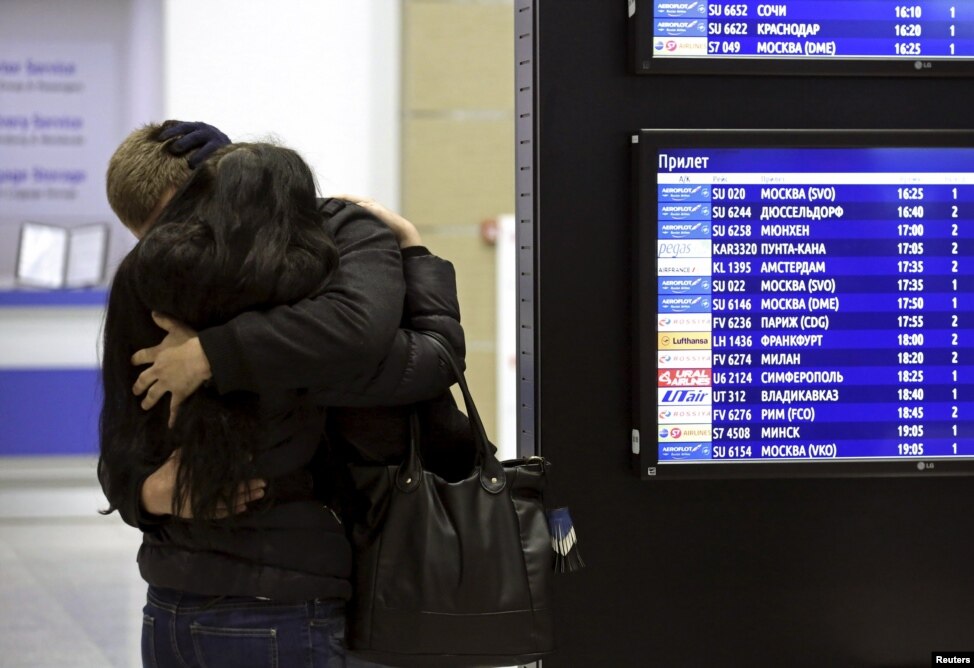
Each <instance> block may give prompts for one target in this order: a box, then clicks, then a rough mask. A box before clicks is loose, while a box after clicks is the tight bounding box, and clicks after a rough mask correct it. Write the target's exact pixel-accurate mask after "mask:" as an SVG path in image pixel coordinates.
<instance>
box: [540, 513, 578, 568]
mask: <svg viewBox="0 0 974 668" xmlns="http://www.w3.org/2000/svg"><path fill="white" fill-rule="evenodd" d="M548 530H549V531H550V532H551V548H552V549H553V550H554V551H555V572H557V573H574V572H575V571H578V570H581V569H582V568H583V567H584V566H585V562H584V561H583V560H582V555H581V553H580V552H579V551H578V537H577V536H576V535H575V526H574V525H573V524H572V516H571V514H570V513H569V512H568V508H555V509H554V510H549V511H548Z"/></svg>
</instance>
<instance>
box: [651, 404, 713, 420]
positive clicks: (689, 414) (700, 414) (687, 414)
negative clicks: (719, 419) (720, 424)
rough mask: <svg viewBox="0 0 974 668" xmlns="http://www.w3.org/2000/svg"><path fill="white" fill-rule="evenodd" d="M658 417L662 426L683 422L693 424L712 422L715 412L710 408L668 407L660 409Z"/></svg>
mask: <svg viewBox="0 0 974 668" xmlns="http://www.w3.org/2000/svg"><path fill="white" fill-rule="evenodd" d="M656 417H657V420H658V422H659V423H660V424H674V423H683V422H688V423H691V424H693V423H702V422H710V421H711V420H712V419H713V411H712V410H711V408H710V406H690V407H688V408H684V407H679V408H678V407H666V408H660V409H659V413H658V414H657V416H656Z"/></svg>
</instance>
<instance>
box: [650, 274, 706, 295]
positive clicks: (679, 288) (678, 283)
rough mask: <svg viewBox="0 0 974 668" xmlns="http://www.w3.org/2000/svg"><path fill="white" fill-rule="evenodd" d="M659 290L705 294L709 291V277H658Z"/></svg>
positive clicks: (672, 293) (662, 291) (668, 292)
mask: <svg viewBox="0 0 974 668" xmlns="http://www.w3.org/2000/svg"><path fill="white" fill-rule="evenodd" d="M659 292H660V293H663V294H671V295H678V294H694V295H700V294H707V293H708V292H710V278H709V277H706V278H700V277H697V278H679V277H675V278H674V277H666V278H660V279H659Z"/></svg>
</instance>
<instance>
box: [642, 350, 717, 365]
mask: <svg viewBox="0 0 974 668" xmlns="http://www.w3.org/2000/svg"><path fill="white" fill-rule="evenodd" d="M656 365H657V366H658V367H659V368H661V369H703V368H706V367H712V365H713V357H712V355H711V352H710V351H709V350H687V351H683V352H681V351H674V352H667V353H660V354H659V355H657V356H656Z"/></svg>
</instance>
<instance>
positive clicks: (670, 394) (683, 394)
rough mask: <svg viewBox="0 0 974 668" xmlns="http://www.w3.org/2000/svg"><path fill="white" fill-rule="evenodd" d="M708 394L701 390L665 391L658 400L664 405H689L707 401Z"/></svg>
mask: <svg viewBox="0 0 974 668" xmlns="http://www.w3.org/2000/svg"><path fill="white" fill-rule="evenodd" d="M708 397H710V393H709V392H706V391H701V390H666V391H665V392H663V396H662V397H661V398H660V403H664V404H689V403H699V402H703V401H707V399H708Z"/></svg>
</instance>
